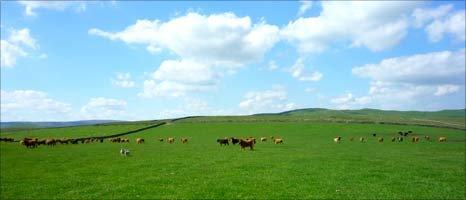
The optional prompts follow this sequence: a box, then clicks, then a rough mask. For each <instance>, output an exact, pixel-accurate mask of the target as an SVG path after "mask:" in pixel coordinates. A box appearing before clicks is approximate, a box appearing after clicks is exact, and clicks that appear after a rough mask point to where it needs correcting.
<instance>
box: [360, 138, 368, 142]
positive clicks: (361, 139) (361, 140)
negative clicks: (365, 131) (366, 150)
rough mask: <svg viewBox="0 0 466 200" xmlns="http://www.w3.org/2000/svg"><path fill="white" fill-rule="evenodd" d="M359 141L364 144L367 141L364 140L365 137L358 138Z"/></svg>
mask: <svg viewBox="0 0 466 200" xmlns="http://www.w3.org/2000/svg"><path fill="white" fill-rule="evenodd" d="M359 141H360V142H366V141H367V140H366V138H365V137H360V138H359Z"/></svg>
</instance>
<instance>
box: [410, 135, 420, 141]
mask: <svg viewBox="0 0 466 200" xmlns="http://www.w3.org/2000/svg"><path fill="white" fill-rule="evenodd" d="M411 142H419V137H417V136H416V137H413V138H411Z"/></svg>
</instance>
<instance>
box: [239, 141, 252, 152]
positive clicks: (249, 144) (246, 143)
mask: <svg viewBox="0 0 466 200" xmlns="http://www.w3.org/2000/svg"><path fill="white" fill-rule="evenodd" d="M239 145H240V146H241V149H242V150H244V149H245V148H247V147H249V148H250V149H251V150H254V149H253V148H254V147H253V146H254V141H253V140H249V139H247V140H243V139H240V140H239Z"/></svg>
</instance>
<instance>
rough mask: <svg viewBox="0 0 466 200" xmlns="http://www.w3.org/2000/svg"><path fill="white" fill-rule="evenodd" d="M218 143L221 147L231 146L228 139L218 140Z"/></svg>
mask: <svg viewBox="0 0 466 200" xmlns="http://www.w3.org/2000/svg"><path fill="white" fill-rule="evenodd" d="M217 142H218V143H219V144H220V146H222V145H225V146H226V145H228V146H229V145H230V143H229V142H228V139H217Z"/></svg>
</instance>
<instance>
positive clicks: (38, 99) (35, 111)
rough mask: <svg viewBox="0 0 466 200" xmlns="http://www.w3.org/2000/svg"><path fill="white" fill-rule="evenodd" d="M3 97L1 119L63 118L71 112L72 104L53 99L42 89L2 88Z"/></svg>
mask: <svg viewBox="0 0 466 200" xmlns="http://www.w3.org/2000/svg"><path fill="white" fill-rule="evenodd" d="M1 99H2V101H1V117H2V119H1V121H15V120H30V121H43V120H51V119H52V120H53V119H55V120H61V119H63V115H66V114H68V113H70V112H71V106H70V104H67V103H64V102H61V101H58V100H55V99H52V98H50V97H49V96H48V94H47V93H45V92H42V91H35V90H14V91H6V90H1ZM18 116H20V117H18Z"/></svg>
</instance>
